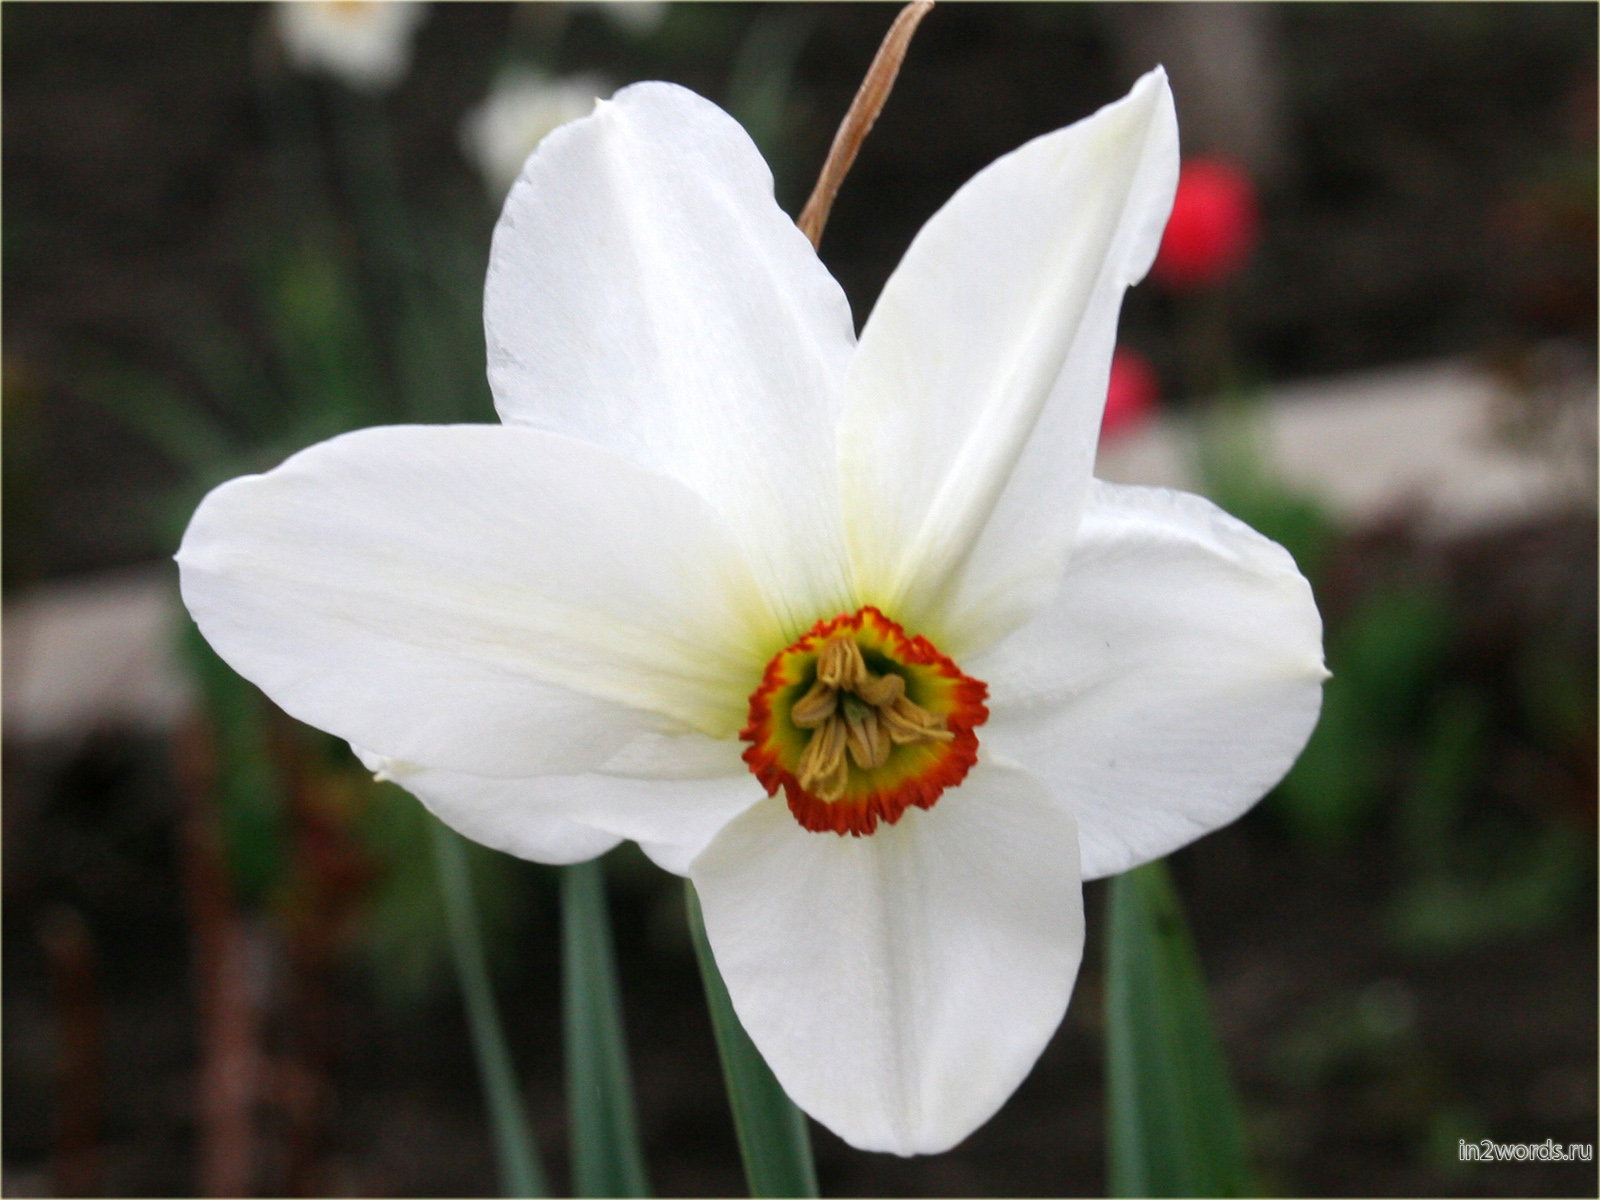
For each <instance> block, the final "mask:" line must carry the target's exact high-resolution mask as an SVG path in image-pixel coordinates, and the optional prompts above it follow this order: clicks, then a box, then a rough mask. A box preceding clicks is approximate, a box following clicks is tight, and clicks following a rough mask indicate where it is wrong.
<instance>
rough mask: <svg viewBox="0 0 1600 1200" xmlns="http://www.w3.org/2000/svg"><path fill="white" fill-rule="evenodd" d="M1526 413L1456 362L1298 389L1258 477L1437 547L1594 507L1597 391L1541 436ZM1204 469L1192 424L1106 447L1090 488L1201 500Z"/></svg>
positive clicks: (1272, 428) (1272, 401) (1557, 415)
mask: <svg viewBox="0 0 1600 1200" xmlns="http://www.w3.org/2000/svg"><path fill="white" fill-rule="evenodd" d="M1522 402H1523V398H1520V397H1518V396H1517V395H1516V394H1515V393H1514V392H1513V390H1512V389H1511V388H1510V387H1508V385H1506V384H1504V383H1502V382H1501V381H1500V380H1498V379H1497V378H1496V377H1495V376H1494V375H1492V374H1490V373H1489V372H1488V371H1485V370H1483V369H1481V368H1477V367H1474V366H1471V365H1468V364H1465V363H1460V362H1444V363H1435V364H1428V365H1423V366H1415V367H1407V368H1401V369H1391V370H1384V371H1374V372H1370V373H1364V374H1361V375H1352V376H1346V377H1342V378H1339V379H1332V380H1319V381H1314V382H1306V383H1297V384H1291V385H1287V386H1284V387H1280V388H1276V389H1273V390H1271V391H1269V392H1267V394H1266V395H1265V396H1264V397H1263V400H1262V404H1261V407H1260V411H1259V416H1258V420H1259V427H1258V431H1259V444H1260V447H1261V450H1262V453H1263V457H1264V459H1265V462H1264V464H1263V465H1264V466H1265V468H1266V469H1267V470H1268V471H1269V472H1270V473H1271V474H1273V475H1274V476H1276V477H1278V478H1279V479H1281V480H1283V481H1284V482H1285V483H1287V484H1289V485H1290V486H1292V487H1294V488H1296V489H1297V490H1300V491H1303V492H1305V493H1307V494H1308V495H1310V496H1311V497H1312V498H1314V499H1316V500H1318V501H1320V502H1321V503H1322V504H1323V505H1324V506H1326V508H1327V509H1328V511H1329V512H1330V513H1331V514H1332V515H1333V516H1334V517H1336V518H1338V519H1340V520H1342V521H1344V522H1345V523H1346V524H1348V525H1363V524H1367V523H1369V522H1372V521H1375V520H1379V519H1381V518H1383V517H1385V516H1388V515H1391V514H1394V513H1397V512H1401V511H1404V512H1408V513H1414V514H1416V515H1417V516H1418V517H1420V519H1421V522H1422V531H1423V532H1424V533H1425V534H1428V535H1433V536H1439V537H1449V536H1453V535H1456V534H1461V533H1467V532H1471V531H1473V530H1475V529H1480V528H1486V527H1491V526H1495V525H1504V524H1511V523H1514V522H1516V521H1519V520H1524V519H1528V518H1533V517H1538V516H1541V515H1545V514H1548V513H1554V512H1559V511H1563V510H1567V509H1571V508H1576V507H1581V506H1590V507H1592V506H1593V504H1594V497H1595V484H1594V475H1593V461H1594V460H1593V453H1594V451H1593V447H1594V437H1595V435H1594V424H1593V417H1594V411H1595V401H1594V384H1593V380H1592V379H1590V380H1589V381H1588V393H1587V398H1586V399H1585V398H1584V397H1572V398H1569V399H1568V400H1567V401H1565V402H1563V404H1562V406H1561V408H1560V409H1559V411H1556V412H1554V413H1553V414H1552V416H1551V422H1547V423H1546V425H1547V427H1546V428H1544V429H1542V430H1535V431H1533V432H1531V433H1529V432H1526V431H1524V432H1522V433H1519V432H1518V427H1519V425H1522V424H1525V423H1523V422H1519V421H1518V419H1517V415H1516V414H1517V409H1518V407H1519V405H1520V404H1521V403H1522ZM1552 422H1553V423H1552ZM1195 461H1196V431H1195V428H1194V425H1193V423H1192V422H1191V421H1188V420H1184V419H1179V418H1167V419H1164V420H1161V421H1155V422H1151V423H1149V424H1148V425H1146V426H1145V427H1144V428H1143V429H1141V430H1138V431H1135V432H1132V433H1130V434H1128V435H1127V436H1125V437H1123V438H1120V439H1117V440H1115V441H1112V442H1109V443H1108V444H1107V445H1106V446H1104V447H1102V449H1101V451H1100V458H1099V461H1098V463H1097V464H1096V467H1095V474H1096V475H1098V476H1100V477H1101V478H1102V479H1108V480H1110V481H1112V482H1114V483H1143V484H1155V485H1159V486H1163V487H1177V488H1185V489H1193V490H1203V488H1202V487H1201V484H1200V480H1199V478H1198V473H1197V471H1196V468H1195V465H1194V464H1195Z"/></svg>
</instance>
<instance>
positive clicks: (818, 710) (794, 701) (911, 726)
mask: <svg viewBox="0 0 1600 1200" xmlns="http://www.w3.org/2000/svg"><path fill="white" fill-rule="evenodd" d="M857 652H859V653H857ZM819 676H820V678H819ZM896 678H898V680H899V681H900V682H898V683H897V682H895V679H896ZM988 695H989V689H988V686H987V685H986V684H984V683H982V682H980V681H979V680H976V679H972V678H969V677H968V676H966V675H963V674H962V673H961V670H960V668H958V667H957V666H956V665H955V663H953V662H951V661H950V659H949V658H947V657H945V655H943V654H941V653H940V652H939V651H938V650H937V649H936V648H935V647H934V645H933V644H932V643H931V642H929V641H928V640H927V639H926V638H924V637H920V636H917V637H912V636H910V635H908V634H907V633H906V631H905V630H904V629H902V628H901V627H900V626H899V625H898V624H896V623H895V622H893V621H891V620H890V619H889V618H888V617H886V616H884V615H883V613H881V612H879V611H878V610H877V609H876V608H871V607H867V608H863V609H860V610H859V611H857V612H856V613H854V614H851V615H848V616H846V615H841V616H837V617H830V618H827V619H825V620H822V621H818V622H817V623H816V625H814V626H813V627H812V628H811V631H810V632H809V633H807V634H806V635H805V636H804V637H802V638H801V639H800V640H799V641H797V642H795V643H794V645H792V646H790V647H788V648H787V649H785V650H783V651H782V652H781V653H779V654H778V655H777V657H775V658H774V659H773V660H772V661H771V662H770V663H768V664H767V669H766V672H765V674H764V675H763V676H762V680H761V686H760V687H758V688H757V689H756V690H755V692H754V694H753V695H751V697H750V721H749V724H748V725H746V726H745V728H744V731H743V732H742V733H741V734H740V735H739V736H740V738H742V739H743V740H744V741H747V742H749V743H750V748H749V749H747V750H746V751H745V752H744V761H745V762H746V763H747V764H749V767H750V771H751V773H752V774H753V775H755V777H756V778H757V779H759V780H760V781H761V783H762V785H763V786H764V787H765V788H766V789H767V794H768V795H769V796H773V795H776V794H777V792H778V788H779V787H782V788H783V790H784V793H785V794H786V795H787V797H788V801H789V811H790V812H792V813H793V814H794V816H795V820H797V821H799V822H800V824H801V825H803V826H804V827H805V828H806V829H809V830H811V831H812V832H814V833H826V832H829V831H831V832H833V833H837V834H840V835H843V834H846V833H849V834H852V835H854V836H856V837H861V836H863V835H865V834H870V833H872V832H874V831H875V830H876V829H877V828H878V822H879V820H883V821H885V822H887V823H888V824H890V825H893V824H894V823H895V822H896V821H898V820H899V819H900V817H901V815H902V814H903V813H904V812H905V811H906V809H908V808H910V807H912V806H913V805H914V806H916V807H917V808H932V807H933V806H934V804H935V803H936V802H937V801H938V799H939V797H940V795H941V794H942V793H943V792H944V790H945V788H949V787H955V786H956V785H958V784H959V783H960V782H961V781H962V780H963V779H965V778H966V776H967V772H968V771H969V770H971V769H972V766H973V764H974V763H976V762H977V760H978V737H977V734H976V733H974V732H973V731H974V730H975V729H976V728H977V727H978V726H979V725H982V724H983V723H984V722H985V721H986V720H988V719H989V710H988V709H987V708H985V707H984V701H985V700H986V699H987V698H988ZM813 743H815V744H813ZM802 780H804V781H805V782H804V783H802Z"/></svg>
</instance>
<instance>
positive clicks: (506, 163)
mask: <svg viewBox="0 0 1600 1200" xmlns="http://www.w3.org/2000/svg"><path fill="white" fill-rule="evenodd" d="M608 7H624V6H622V5H613V6H608ZM610 93H611V86H610V84H608V83H607V82H606V81H605V80H603V79H601V78H600V77H599V76H597V75H569V76H566V77H564V78H551V77H550V76H548V75H544V74H542V73H540V72H537V71H530V70H527V69H522V70H518V71H512V72H508V73H506V74H503V75H501V77H500V78H499V80H498V81H497V82H496V83H495V85H494V87H493V88H492V89H491V90H490V92H489V95H488V97H487V98H486V99H485V100H484V102H483V103H482V104H481V105H479V106H478V107H477V108H475V109H473V110H472V111H471V112H470V113H468V114H467V115H466V117H465V118H464V119H463V120H462V122H461V148H462V150H463V152H464V153H465V154H466V156H467V157H468V158H469V159H470V160H472V162H473V164H474V165H475V166H476V167H477V168H478V170H479V171H481V172H482V173H483V178H484V183H485V184H486V186H487V187H488V189H489V191H490V193H491V194H492V195H493V197H494V199H496V200H499V199H500V198H501V197H502V196H504V195H505V194H506V192H508V191H509V190H510V189H511V185H512V184H513V183H515V182H516V179H517V176H518V175H519V174H521V172H522V164H523V163H525V162H527V161H528V155H530V154H532V153H533V152H534V151H535V150H536V149H538V146H539V143H540V142H542V141H543V140H544V138H545V135H546V134H547V133H549V132H550V131H551V130H552V129H555V128H557V127H558V126H561V125H565V124H566V123H567V122H568V121H576V120H577V119H578V118H579V117H586V116H588V115H589V114H590V113H591V112H593V111H594V105H595V101H596V100H599V99H600V98H601V97H603V96H608V95H610Z"/></svg>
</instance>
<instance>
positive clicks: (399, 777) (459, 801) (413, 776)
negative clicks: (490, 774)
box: [356, 749, 622, 864]
mask: <svg viewBox="0 0 1600 1200" xmlns="http://www.w3.org/2000/svg"><path fill="white" fill-rule="evenodd" d="M356 753H357V755H359V756H360V758H361V761H362V762H363V763H365V764H366V766H367V769H368V770H370V771H372V772H374V773H375V774H376V775H377V777H378V778H379V779H381V780H386V781H388V782H390V783H396V784H399V785H400V786H401V787H403V788H405V789H406V791H408V792H410V793H411V794H412V795H413V796H415V797H416V798H417V799H418V800H420V801H422V803H423V804H424V805H426V806H427V808H428V810H429V811H430V812H432V813H433V815H434V816H436V817H438V818H439V819H440V820H441V821H443V822H444V823H445V824H446V825H448V826H450V827H451V828H452V829H454V830H455V831H456V832H457V833H460V834H462V835H464V836H465V837H469V838H471V839H472V840H473V841H475V842H480V843H482V844H483V845H485V846H488V847H489V848H490V849H492V850H501V851H504V852H505V853H506V854H514V855H516V856H517V857H518V858H526V859H529V860H530V861H532V862H541V863H551V864H563V863H576V862H587V861H588V860H589V859H591V858H598V857H599V856H600V855H602V854H604V853H605V852H606V851H607V850H609V849H611V848H612V847H613V846H615V845H616V844H617V843H618V842H620V841H622V838H620V837H618V836H617V835H615V834H610V833H606V832H605V831H604V830H601V829H596V828H594V827H593V826H592V825H585V824H583V823H582V822H580V821H577V820H575V819H573V817H572V815H571V811H570V806H569V805H566V804H563V803H562V797H561V795H560V793H559V790H558V789H552V788H550V787H549V786H547V785H548V783H549V781H551V780H559V779H561V778H563V777H562V776H559V775H542V776H536V777H534V778H532V779H486V778H484V777H483V776H481V775H463V774H461V773H460V772H458V771H440V770H436V769H435V768H433V767H418V766H413V765H411V764H409V763H401V762H395V761H394V760H392V759H387V758H383V757H382V756H380V755H376V754H373V753H371V752H370V751H366V750H359V749H358V750H357V751H356Z"/></svg>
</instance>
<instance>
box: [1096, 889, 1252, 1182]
mask: <svg viewBox="0 0 1600 1200" xmlns="http://www.w3.org/2000/svg"><path fill="white" fill-rule="evenodd" d="M1109 908H1110V920H1109V922H1108V925H1109V929H1108V945H1107V950H1106V1094H1107V1108H1108V1112H1107V1128H1108V1135H1109V1136H1108V1146H1107V1149H1108V1157H1109V1164H1108V1165H1109V1175H1110V1185H1111V1186H1110V1193H1111V1195H1113V1196H1246V1195H1250V1194H1251V1190H1252V1181H1251V1177H1250V1167H1249V1163H1248V1160H1247V1157H1246V1153H1245V1140H1244V1132H1243V1128H1242V1124H1241V1122H1240V1119H1239V1105H1238V1101H1237V1099H1236V1098H1235V1097H1234V1093H1233V1087H1232V1084H1231V1083H1230V1082H1229V1079H1228V1067H1227V1063H1226V1061H1225V1059H1224V1058H1223V1054H1222V1046H1221V1044H1220V1043H1219V1042H1218V1040H1217V1034H1216V1029H1215V1027H1214V1026H1213V1025H1212V1022H1211V1006H1210V1004H1209V1002H1208V1001H1207V998H1206V986H1205V979H1204V977H1203V976H1202V975H1201V973H1200V962H1199V959H1198V958H1197V957H1196V955H1195V951H1194V942H1193V940H1192V939H1191V937H1190V936H1189V927H1188V925H1187V923H1186V922H1185V921H1184V919H1183V906H1182V904H1181V903H1180V902H1179V900H1178V893H1177V889H1175V888H1174V887H1173V886H1172V876H1171V875H1170V873H1169V872H1168V870H1167V865H1166V863H1165V862H1153V863H1147V864H1146V865H1145V866H1142V867H1139V868H1137V869H1136V870H1132V871H1128V872H1126V873H1124V874H1122V875H1118V876H1117V877H1116V878H1115V879H1113V880H1112V881H1111V896H1110V904H1109Z"/></svg>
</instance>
